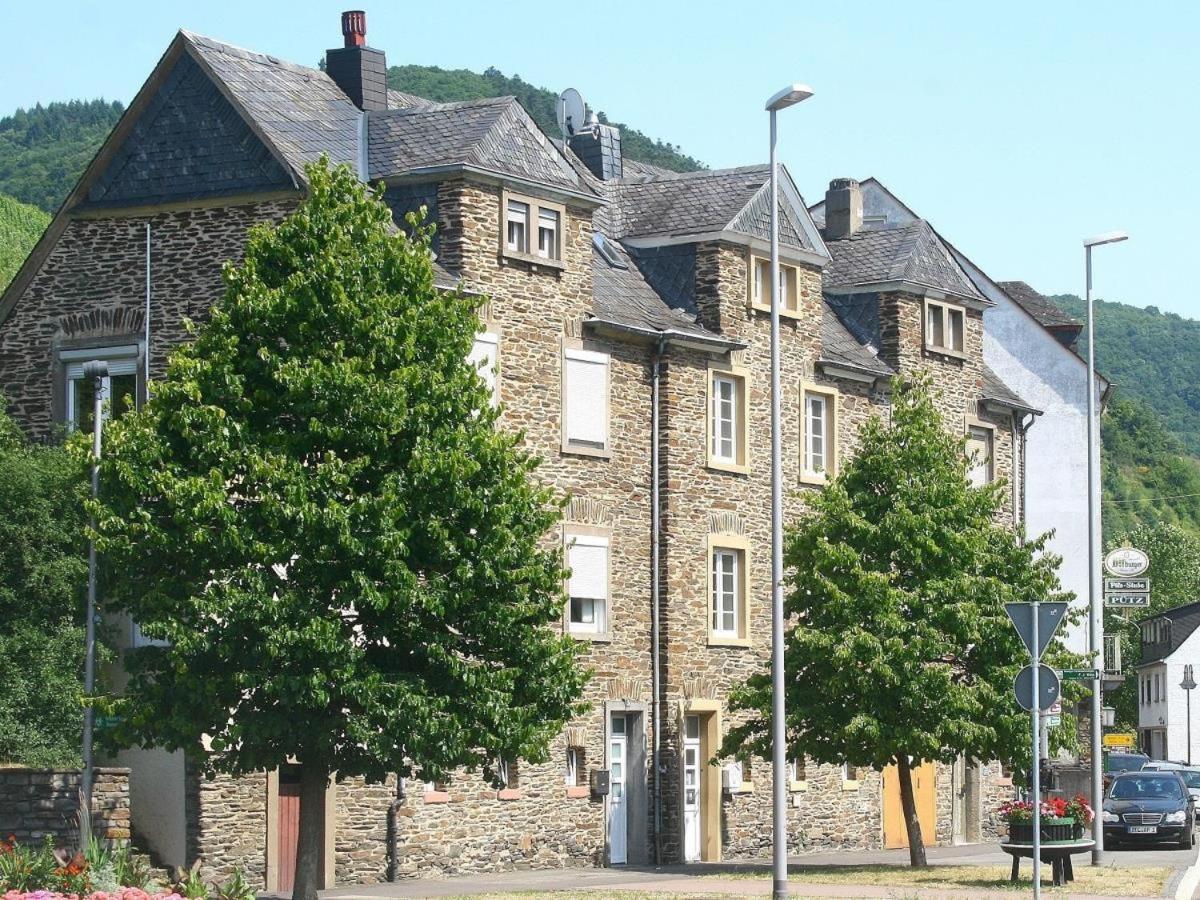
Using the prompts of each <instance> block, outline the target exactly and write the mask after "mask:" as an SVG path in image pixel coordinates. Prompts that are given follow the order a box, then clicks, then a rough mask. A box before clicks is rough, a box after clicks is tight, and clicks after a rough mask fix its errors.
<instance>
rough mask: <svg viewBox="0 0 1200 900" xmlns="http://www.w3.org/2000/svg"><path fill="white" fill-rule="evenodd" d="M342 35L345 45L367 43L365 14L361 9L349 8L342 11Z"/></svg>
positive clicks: (357, 45) (362, 45) (363, 45)
mask: <svg viewBox="0 0 1200 900" xmlns="http://www.w3.org/2000/svg"><path fill="white" fill-rule="evenodd" d="M342 37H343V38H345V40H346V46H347V47H365V46H366V45H367V14H366V13H365V12H363V11H362V10H361V9H350V10H347V11H346V12H344V13H342Z"/></svg>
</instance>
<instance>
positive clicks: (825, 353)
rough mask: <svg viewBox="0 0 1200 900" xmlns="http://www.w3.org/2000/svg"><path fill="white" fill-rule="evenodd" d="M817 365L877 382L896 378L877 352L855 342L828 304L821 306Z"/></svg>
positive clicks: (861, 343)
mask: <svg viewBox="0 0 1200 900" xmlns="http://www.w3.org/2000/svg"><path fill="white" fill-rule="evenodd" d="M818 362H822V363H828V364H830V365H834V366H841V367H844V368H847V369H853V370H855V371H858V372H863V373H864V374H867V375H874V376H875V377H876V378H887V377H888V376H890V375H894V374H895V370H894V369H893V368H892V367H891V366H889V365H888V364H887V363H885V362H884V361H883V360H882V359H880V358H879V356H878V351H877V350H876V348H875V347H873V346H872V345H871V344H869V343H866V342H863V341H860V340H859V339H858V338H856V337H855V336H854V335H853V334H852V333H851V332H850V330H849V329H848V328H847V327H846V325H845V323H843V322H842V320H841V319H840V318H839V317H838V314H837V312H836V311H834V309H833V307H832V306H830V305H829V303H827V302H823V303H822V305H821V357H820V359H819V360H818Z"/></svg>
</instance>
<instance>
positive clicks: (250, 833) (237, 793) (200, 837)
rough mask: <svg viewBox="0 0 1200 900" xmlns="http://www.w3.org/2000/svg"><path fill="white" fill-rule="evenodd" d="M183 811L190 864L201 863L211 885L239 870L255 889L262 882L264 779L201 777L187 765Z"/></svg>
mask: <svg viewBox="0 0 1200 900" xmlns="http://www.w3.org/2000/svg"><path fill="white" fill-rule="evenodd" d="M184 794H185V801H184V803H185V812H186V822H187V832H186V833H187V850H188V853H187V856H188V860H187V861H188V865H191V864H192V863H193V862H194V861H195V860H197V859H199V860H201V861H202V869H201V875H202V877H203V878H204V879H205V880H206V881H209V882H220V881H224V880H225V879H227V878H229V877H230V876H231V875H232V874H233V873H234V870H235V869H241V870H242V874H243V875H245V877H246V880H247V881H248V882H249V883H250V885H251V886H253V887H255V888H256V889H261V888H262V887H263V885H265V884H266V868H267V856H266V836H267V776H266V774H265V773H264V774H259V775H247V776H243V777H241V778H234V777H232V776H229V775H218V776H216V777H215V778H212V779H209V778H205V777H204V776H203V775H201V774H200V772H199V771H198V770H197V769H196V766H195V765H194V764H193V763H191V762H190V761H189V762H188V764H187V774H186V788H185V791H184Z"/></svg>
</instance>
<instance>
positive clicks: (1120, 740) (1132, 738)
mask: <svg viewBox="0 0 1200 900" xmlns="http://www.w3.org/2000/svg"><path fill="white" fill-rule="evenodd" d="M1103 740H1104V746H1105V747H1113V748H1118V747H1119V748H1121V749H1123V750H1124V749H1132V748H1133V747H1136V746H1137V735H1133V734H1106V735H1104V739H1103Z"/></svg>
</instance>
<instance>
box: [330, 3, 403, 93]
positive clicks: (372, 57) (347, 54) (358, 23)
mask: <svg viewBox="0 0 1200 900" xmlns="http://www.w3.org/2000/svg"><path fill="white" fill-rule="evenodd" d="M342 38H343V39H344V42H345V46H344V47H339V48H337V49H336V50H326V51H325V73H326V74H327V75H328V76H329V77H330V78H332V79H333V80H334V81H335V82H337V86H338V87H340V88H341V89H342V90H343V91H344V92H345V94H346V96H347V97H349V98H350V99H351V100H352V101H354V105H355V106H357V107H358V108H359V109H369V110H381V109H387V108H388V105H387V57H386V56H385V55H384V52H383V51H382V50H372V49H371V48H370V47H368V46H367V14H366V13H365V12H363V11H362V10H361V9H354V10H349V11H348V12H344V13H342Z"/></svg>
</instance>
